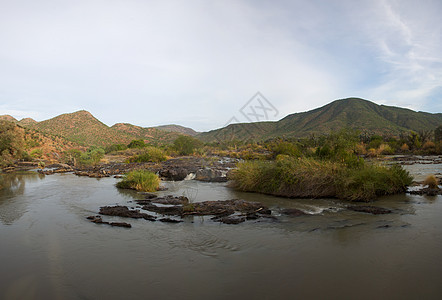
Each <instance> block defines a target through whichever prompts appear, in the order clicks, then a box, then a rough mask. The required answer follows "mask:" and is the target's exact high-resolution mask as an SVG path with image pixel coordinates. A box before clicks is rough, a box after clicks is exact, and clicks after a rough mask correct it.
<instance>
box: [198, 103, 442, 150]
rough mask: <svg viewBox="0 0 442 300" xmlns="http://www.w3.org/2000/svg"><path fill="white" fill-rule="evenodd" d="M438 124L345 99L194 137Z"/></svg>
mask: <svg viewBox="0 0 442 300" xmlns="http://www.w3.org/2000/svg"><path fill="white" fill-rule="evenodd" d="M441 124H442V114H440V113H439V114H431V113H425V112H415V111H412V110H410V109H405V108H400V107H394V106H386V105H378V104H375V103H373V102H370V101H367V100H363V99H359V98H348V99H342V100H336V101H333V102H331V103H329V104H327V105H325V106H323V107H320V108H317V109H314V110H311V111H307V112H302V113H295V114H291V115H288V116H286V117H285V118H283V119H281V120H279V121H277V122H259V123H243V124H231V125H229V126H227V127H225V128H221V129H218V130H212V131H209V132H206V133H202V134H199V135H198V137H199V138H200V139H202V140H203V141H217V140H218V141H220V140H233V139H239V140H248V139H250V140H263V139H268V138H273V137H280V136H286V137H307V136H309V135H311V134H317V135H318V134H324V133H327V132H330V131H335V130H339V129H341V128H344V127H346V128H352V129H356V130H360V131H365V132H368V133H371V134H391V135H399V134H400V133H401V132H408V131H411V130H413V131H420V130H434V129H435V128H436V127H437V126H439V125H441Z"/></svg>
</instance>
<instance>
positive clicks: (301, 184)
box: [231, 156, 413, 201]
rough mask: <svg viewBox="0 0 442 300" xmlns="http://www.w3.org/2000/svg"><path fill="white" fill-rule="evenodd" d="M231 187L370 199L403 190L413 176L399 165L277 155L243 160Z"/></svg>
mask: <svg viewBox="0 0 442 300" xmlns="http://www.w3.org/2000/svg"><path fill="white" fill-rule="evenodd" d="M231 179H232V183H231V186H232V187H234V188H236V189H238V190H241V191H246V192H259V193H264V194H270V195H275V196H282V197H289V198H338V199H342V200H349V201H370V200H373V199H374V198H376V197H379V196H384V195H392V194H398V193H403V192H405V191H406V188H407V186H409V185H410V184H411V183H412V181H413V179H412V177H411V176H410V175H409V174H408V172H407V171H405V170H404V169H403V168H402V167H401V166H398V165H393V166H391V167H386V166H381V165H372V164H366V163H364V164H362V165H361V166H358V167H357V168H350V167H349V166H348V165H346V164H344V163H339V162H332V161H318V160H316V159H312V158H305V157H304V158H301V157H300V158H294V157H289V156H279V157H278V158H277V159H276V160H275V161H246V162H241V163H239V164H238V168H237V169H236V170H235V171H233V173H232V175H231Z"/></svg>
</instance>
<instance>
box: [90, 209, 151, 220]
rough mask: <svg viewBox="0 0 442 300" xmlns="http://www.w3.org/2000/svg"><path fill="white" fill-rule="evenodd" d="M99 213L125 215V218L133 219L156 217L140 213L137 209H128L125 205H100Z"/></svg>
mask: <svg viewBox="0 0 442 300" xmlns="http://www.w3.org/2000/svg"><path fill="white" fill-rule="evenodd" d="M99 213H100V214H101V215H106V216H117V217H125V218H134V219H145V220H148V221H155V219H156V217H154V216H152V215H149V214H146V213H141V212H140V211H139V210H129V208H127V206H119V205H117V206H103V207H100V212H99Z"/></svg>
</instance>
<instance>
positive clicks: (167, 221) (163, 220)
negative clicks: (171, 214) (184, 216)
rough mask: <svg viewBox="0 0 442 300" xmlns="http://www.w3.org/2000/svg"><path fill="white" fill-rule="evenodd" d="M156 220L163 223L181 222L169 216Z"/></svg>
mask: <svg viewBox="0 0 442 300" xmlns="http://www.w3.org/2000/svg"><path fill="white" fill-rule="evenodd" d="M158 221H160V222H165V223H181V222H183V221H181V220H176V219H171V218H162V219H159V220H158Z"/></svg>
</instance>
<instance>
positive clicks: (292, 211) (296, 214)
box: [281, 208, 306, 217]
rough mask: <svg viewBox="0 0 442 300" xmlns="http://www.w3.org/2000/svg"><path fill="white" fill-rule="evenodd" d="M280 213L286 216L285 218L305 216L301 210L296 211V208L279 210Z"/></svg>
mask: <svg viewBox="0 0 442 300" xmlns="http://www.w3.org/2000/svg"><path fill="white" fill-rule="evenodd" d="M281 213H282V214H283V215H287V216H291V217H299V216H304V215H306V213H305V212H303V211H302V210H300V209H297V208H285V209H283V210H281Z"/></svg>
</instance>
